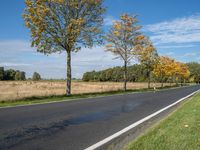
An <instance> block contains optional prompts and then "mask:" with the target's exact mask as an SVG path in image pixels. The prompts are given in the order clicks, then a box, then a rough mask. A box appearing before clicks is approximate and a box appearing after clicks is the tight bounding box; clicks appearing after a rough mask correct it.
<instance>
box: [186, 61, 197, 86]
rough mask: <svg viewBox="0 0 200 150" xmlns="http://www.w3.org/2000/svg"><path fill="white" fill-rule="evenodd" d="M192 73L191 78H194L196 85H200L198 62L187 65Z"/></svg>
mask: <svg viewBox="0 0 200 150" xmlns="http://www.w3.org/2000/svg"><path fill="white" fill-rule="evenodd" d="M187 66H188V69H189V71H190V78H193V81H194V82H195V83H200V64H198V63H197V62H191V63H187Z"/></svg>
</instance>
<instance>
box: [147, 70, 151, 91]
mask: <svg viewBox="0 0 200 150" xmlns="http://www.w3.org/2000/svg"><path fill="white" fill-rule="evenodd" d="M147 76H148V89H150V88H151V72H150V71H149V70H148V73H147Z"/></svg>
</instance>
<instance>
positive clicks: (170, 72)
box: [153, 56, 190, 79]
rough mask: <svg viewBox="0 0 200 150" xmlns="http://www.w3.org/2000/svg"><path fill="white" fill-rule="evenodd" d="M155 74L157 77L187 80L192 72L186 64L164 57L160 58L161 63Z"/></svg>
mask: <svg viewBox="0 0 200 150" xmlns="http://www.w3.org/2000/svg"><path fill="white" fill-rule="evenodd" d="M153 72H154V74H155V75H156V76H157V77H161V76H162V77H167V78H172V77H175V78H176V79H178V78H180V79H187V78H188V77H189V76H190V71H189V70H188V67H187V65H186V64H184V63H181V62H177V61H175V60H174V59H171V58H169V57H164V56H161V57H159V63H158V64H157V65H156V67H155V69H154V71H153Z"/></svg>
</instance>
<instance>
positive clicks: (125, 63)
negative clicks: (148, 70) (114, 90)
mask: <svg viewBox="0 0 200 150" xmlns="http://www.w3.org/2000/svg"><path fill="white" fill-rule="evenodd" d="M126 84H127V62H126V61H124V91H126V90H127V88H126Z"/></svg>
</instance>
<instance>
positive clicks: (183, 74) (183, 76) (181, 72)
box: [175, 62, 190, 83]
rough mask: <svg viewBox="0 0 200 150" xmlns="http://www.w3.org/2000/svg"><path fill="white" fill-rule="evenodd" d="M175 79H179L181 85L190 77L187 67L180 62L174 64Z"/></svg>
mask: <svg viewBox="0 0 200 150" xmlns="http://www.w3.org/2000/svg"><path fill="white" fill-rule="evenodd" d="M176 65H177V67H176V69H175V70H176V77H177V78H179V80H180V81H181V83H183V82H184V83H185V81H186V80H187V79H188V78H189V76H190V71H189V69H188V66H187V65H186V64H184V63H181V62H176Z"/></svg>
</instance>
